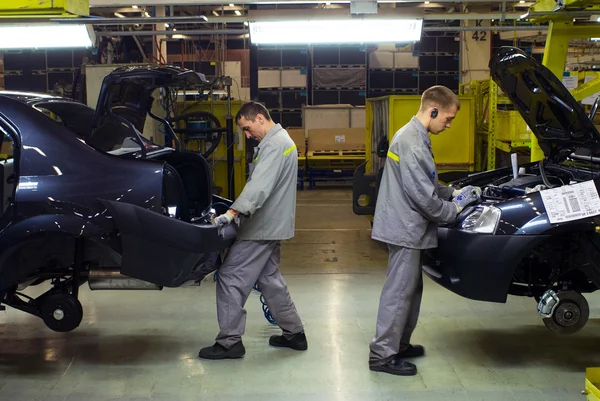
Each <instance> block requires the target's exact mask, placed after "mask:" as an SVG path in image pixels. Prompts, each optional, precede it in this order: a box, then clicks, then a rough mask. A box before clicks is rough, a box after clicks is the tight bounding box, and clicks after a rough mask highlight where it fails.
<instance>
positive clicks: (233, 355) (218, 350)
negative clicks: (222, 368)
mask: <svg viewBox="0 0 600 401" xmlns="http://www.w3.org/2000/svg"><path fill="white" fill-rule="evenodd" d="M245 353H246V348H244V344H242V342H241V341H238V342H237V343H235V344H233V345H232V346H231V348H225V347H224V346H222V345H221V344H219V343H215V345H213V346H212V347H205V348H202V349H201V350H200V352H199V353H198V356H199V357H200V358H204V359H237V358H241V357H243V356H244V354H245Z"/></svg>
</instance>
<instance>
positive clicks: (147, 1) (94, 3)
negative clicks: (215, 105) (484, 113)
mask: <svg viewBox="0 0 600 401" xmlns="http://www.w3.org/2000/svg"><path fill="white" fill-rule="evenodd" d="M89 1H90V7H129V6H131V5H132V4H133V3H132V2H137V1H139V3H137V4H136V5H137V6H182V5H193V6H202V5H215V4H219V3H215V0H89ZM325 1H326V0H320V1H317V0H280V1H275V0H237V1H236V2H235V4H315V3H321V4H322V3H325ZM435 2H436V3H459V2H457V1H456V0H435ZM332 3H346V4H348V3H350V0H347V1H346V0H344V1H335V0H334V1H332ZM378 3H401V4H411V3H412V4H423V2H420V1H404V2H403V1H401V2H396V1H391V0H390V1H387V0H386V1H378ZM473 3H485V4H490V3H498V4H499V3H500V1H490V0H469V4H473ZM516 3H518V2H516ZM227 4H228V3H227Z"/></svg>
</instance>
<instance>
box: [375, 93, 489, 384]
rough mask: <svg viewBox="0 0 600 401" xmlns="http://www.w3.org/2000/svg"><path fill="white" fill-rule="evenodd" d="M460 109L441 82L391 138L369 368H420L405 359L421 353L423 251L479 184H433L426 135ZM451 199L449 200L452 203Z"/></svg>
mask: <svg viewBox="0 0 600 401" xmlns="http://www.w3.org/2000/svg"><path fill="white" fill-rule="evenodd" d="M459 109H460V101H459V99H458V97H457V96H456V95H455V94H454V93H453V92H452V91H451V90H450V89H448V88H446V87H444V86H433V87H431V88H429V89H427V90H426V91H424V92H423V95H422V97H421V107H420V109H419V111H418V113H417V115H416V116H414V117H413V118H412V119H411V120H410V121H409V122H408V124H406V125H405V126H404V127H402V128H400V130H398V132H396V134H395V135H394V138H393V139H392V141H391V143H390V146H389V150H388V152H387V158H386V162H385V166H384V170H383V176H382V179H381V184H380V187H379V193H378V196H377V205H376V207H375V217H374V221H373V232H372V238H373V239H375V240H378V241H382V242H385V243H386V244H387V245H388V251H389V259H388V268H387V278H386V281H385V284H384V286H383V290H382V292H381V298H380V300H379V311H378V313H377V326H376V333H375V337H373V340H372V341H371V344H370V349H371V352H370V354H369V368H370V369H371V370H372V371H376V372H386V373H391V374H395V375H401V376H409V375H415V374H416V373H417V368H416V366H415V365H414V364H412V363H410V362H408V361H405V360H404V358H413V357H418V356H423V355H424V354H425V350H424V348H423V347H422V346H420V345H411V344H410V338H411V335H412V332H413V330H414V328H415V326H416V324H417V319H418V316H419V309H420V306H421V294H422V292H423V274H422V272H421V250H423V249H429V248H435V247H437V225H438V223H449V222H452V221H453V220H455V219H456V215H457V213H459V212H460V211H461V210H462V209H463V208H464V207H465V206H467V205H468V204H470V203H473V202H475V201H477V200H478V199H479V197H480V196H481V189H480V188H477V187H472V186H469V187H465V188H463V189H462V190H458V189H455V188H453V187H447V186H444V185H440V184H439V183H438V179H437V178H438V177H437V169H436V165H435V160H434V155H433V152H432V150H431V140H430V138H429V134H428V133H429V132H430V133H432V134H434V135H438V134H439V133H441V132H442V131H444V130H445V129H446V128H450V124H452V120H453V119H454V118H455V117H456V113H458V111H459ZM451 198H454V199H453V200H452V201H450V199H451Z"/></svg>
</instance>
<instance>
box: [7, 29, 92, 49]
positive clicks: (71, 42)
mask: <svg viewBox="0 0 600 401" xmlns="http://www.w3.org/2000/svg"><path fill="white" fill-rule="evenodd" d="M95 41H96V35H95V34H94V30H93V29H92V27H91V26H88V25H70V24H69V25H66V24H65V25H59V24H55V25H49V24H19V25H0V49H3V50H4V49H48V48H71V47H92V46H93V45H94V42H95Z"/></svg>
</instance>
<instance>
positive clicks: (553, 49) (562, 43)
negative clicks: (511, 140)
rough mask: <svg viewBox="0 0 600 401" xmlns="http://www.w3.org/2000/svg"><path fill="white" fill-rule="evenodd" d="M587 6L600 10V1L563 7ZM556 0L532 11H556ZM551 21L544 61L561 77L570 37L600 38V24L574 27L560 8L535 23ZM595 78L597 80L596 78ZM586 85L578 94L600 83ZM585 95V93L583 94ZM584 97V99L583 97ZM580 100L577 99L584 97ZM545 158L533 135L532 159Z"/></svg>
mask: <svg viewBox="0 0 600 401" xmlns="http://www.w3.org/2000/svg"><path fill="white" fill-rule="evenodd" d="M582 7H584V8H585V9H586V11H591V10H596V9H600V4H599V3H598V1H597V0H566V1H565V2H564V7H563V10H569V9H581V8H582ZM555 9H556V2H555V1H554V0H541V1H538V2H537V3H536V4H535V5H534V6H532V7H531V11H532V12H540V11H541V12H549V11H556V10H555ZM547 20H549V21H550V23H549V25H548V37H547V39H546V46H545V48H544V57H543V59H542V64H543V65H544V66H546V67H547V68H548V69H549V70H550V71H552V73H553V74H554V75H556V76H557V77H558V78H559V79H561V78H562V75H563V71H564V69H565V63H566V61H567V52H568V50H569V40H570V39H572V38H593V37H600V27H597V26H574V25H573V19H572V17H570V16H568V15H562V14H561V11H556V12H555V13H553V14H550V15H548V16H544V17H543V18H538V19H536V20H534V21H535V22H544V21H547ZM594 81H596V80H594ZM588 84H589V85H587V84H584V85H582V87H581V90H580V91H578V92H576V93H577V95H578V96H582V95H583V94H586V93H588V91H591V90H593V89H594V87H596V85H598V83H591V82H588ZM594 93H595V92H591V93H588V95H587V96H589V95H592V94H594ZM583 97H585V96H583ZM583 97H581V99H583ZM581 99H578V100H581ZM543 158H544V153H543V152H542V150H541V148H540V147H539V144H538V142H537V139H536V138H535V136H533V137H532V138H531V161H538V160H541V159H543Z"/></svg>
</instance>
